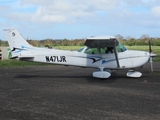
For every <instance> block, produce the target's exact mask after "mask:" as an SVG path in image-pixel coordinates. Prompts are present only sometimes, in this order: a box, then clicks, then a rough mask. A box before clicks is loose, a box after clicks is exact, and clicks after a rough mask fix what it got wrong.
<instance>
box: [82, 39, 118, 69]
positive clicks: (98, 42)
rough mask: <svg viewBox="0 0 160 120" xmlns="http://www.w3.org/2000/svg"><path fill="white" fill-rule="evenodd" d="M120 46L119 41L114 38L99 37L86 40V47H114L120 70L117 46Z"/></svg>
mask: <svg viewBox="0 0 160 120" xmlns="http://www.w3.org/2000/svg"><path fill="white" fill-rule="evenodd" d="M118 44H119V42H118V40H117V39H116V38H115V37H113V36H99V37H91V38H88V39H86V42H85V43H84V45H86V46H87V47H89V48H103V47H113V49H114V51H115V52H114V53H115V58H116V62H117V68H120V64H119V60H118V52H117V49H116V46H117V45H118Z"/></svg>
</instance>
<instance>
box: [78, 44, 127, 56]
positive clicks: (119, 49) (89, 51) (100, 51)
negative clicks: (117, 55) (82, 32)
mask: <svg viewBox="0 0 160 120" xmlns="http://www.w3.org/2000/svg"><path fill="white" fill-rule="evenodd" d="M116 49H117V52H124V51H126V50H127V48H126V47H125V46H124V45H122V44H118V45H117V46H116ZM83 50H84V53H86V54H109V53H114V49H113V47H103V48H89V47H87V48H80V49H79V50H77V51H78V52H82V51H83Z"/></svg>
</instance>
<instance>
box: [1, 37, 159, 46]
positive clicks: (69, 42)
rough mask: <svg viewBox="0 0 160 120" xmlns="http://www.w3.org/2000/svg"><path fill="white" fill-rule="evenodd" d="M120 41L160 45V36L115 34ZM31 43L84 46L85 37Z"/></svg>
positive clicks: (33, 41)
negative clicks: (133, 36)
mask: <svg viewBox="0 0 160 120" xmlns="http://www.w3.org/2000/svg"><path fill="white" fill-rule="evenodd" d="M115 37H116V38H117V39H118V40H119V42H120V43H122V44H124V45H127V46H135V45H138V46H142V45H148V41H151V44H152V45H153V46H160V38H152V37H149V36H148V35H142V36H141V37H140V38H138V39H136V38H132V37H126V38H124V37H123V36H121V35H116V36H115ZM27 41H28V42H29V44H31V45H33V46H36V47H49V48H52V47H54V46H84V42H85V39H74V40H69V39H62V40H55V39H44V40H31V39H30V40H27ZM0 46H8V42H7V41H3V40H0Z"/></svg>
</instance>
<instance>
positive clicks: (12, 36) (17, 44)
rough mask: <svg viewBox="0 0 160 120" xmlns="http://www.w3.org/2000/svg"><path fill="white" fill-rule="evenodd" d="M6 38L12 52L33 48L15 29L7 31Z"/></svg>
mask: <svg viewBox="0 0 160 120" xmlns="http://www.w3.org/2000/svg"><path fill="white" fill-rule="evenodd" d="M4 31H5V33H6V37H7V40H8V43H9V46H10V48H11V50H14V49H15V48H19V49H23V48H31V47H33V46H31V45H30V44H29V43H28V42H27V41H26V40H25V39H24V38H23V37H22V35H21V34H20V33H19V32H18V31H17V30H16V29H14V28H11V29H5V30H4Z"/></svg>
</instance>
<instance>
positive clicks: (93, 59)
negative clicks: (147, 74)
mask: <svg viewBox="0 0 160 120" xmlns="http://www.w3.org/2000/svg"><path fill="white" fill-rule="evenodd" d="M4 31H5V33H6V37H7V40H8V43H9V46H10V49H11V54H12V57H11V58H17V59H19V60H24V61H32V62H42V63H50V64H60V65H69V66H70V65H72V66H80V67H90V68H98V69H99V71H95V72H93V74H92V75H93V77H96V78H102V79H103V78H109V77H110V76H111V70H123V69H128V70H129V71H128V72H127V76H128V77H141V75H142V73H140V72H138V71H135V70H134V69H135V68H138V67H143V66H144V64H146V63H147V62H148V60H149V58H150V62H151V67H152V57H153V56H155V54H152V52H151V47H150V52H145V51H135V50H128V49H127V48H126V47H124V46H123V45H122V44H120V43H119V42H118V40H117V39H116V38H115V37H113V36H99V37H91V38H88V39H86V42H85V43H84V45H85V46H86V47H84V48H81V49H79V50H77V51H66V50H57V49H47V48H37V47H33V46H32V45H30V44H29V43H28V42H27V41H26V40H25V39H24V38H23V37H22V36H21V34H20V33H19V32H18V31H17V30H16V29H14V28H11V29H5V30H4ZM152 71H153V67H152Z"/></svg>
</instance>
